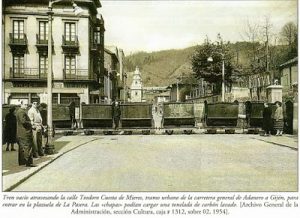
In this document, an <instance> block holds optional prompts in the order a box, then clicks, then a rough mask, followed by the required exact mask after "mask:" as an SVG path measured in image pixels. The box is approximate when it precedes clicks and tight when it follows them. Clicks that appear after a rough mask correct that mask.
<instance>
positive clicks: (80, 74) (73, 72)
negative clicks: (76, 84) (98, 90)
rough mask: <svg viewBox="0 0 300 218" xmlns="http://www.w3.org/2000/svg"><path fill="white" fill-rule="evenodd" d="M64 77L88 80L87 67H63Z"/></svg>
mask: <svg viewBox="0 0 300 218" xmlns="http://www.w3.org/2000/svg"><path fill="white" fill-rule="evenodd" d="M63 72H64V78H65V79H68V80H89V79H90V78H89V72H88V70H87V69H63Z"/></svg>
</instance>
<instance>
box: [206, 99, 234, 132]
mask: <svg viewBox="0 0 300 218" xmlns="http://www.w3.org/2000/svg"><path fill="white" fill-rule="evenodd" d="M238 107H239V106H238V103H227V102H226V103H224V102H220V103H206V105H205V121H206V126H207V127H236V126H237V121H238V113H239V108H238Z"/></svg>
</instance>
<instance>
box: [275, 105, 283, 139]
mask: <svg viewBox="0 0 300 218" xmlns="http://www.w3.org/2000/svg"><path fill="white" fill-rule="evenodd" d="M283 124H284V123H283V111H282V104H281V102H279V101H277V102H276V110H275V113H274V129H275V130H276V136H282V131H283Z"/></svg>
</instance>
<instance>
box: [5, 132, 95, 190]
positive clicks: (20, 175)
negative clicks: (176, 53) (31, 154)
mask: <svg viewBox="0 0 300 218" xmlns="http://www.w3.org/2000/svg"><path fill="white" fill-rule="evenodd" d="M97 139H99V138H97ZM93 140H96V138H95V137H92V136H84V137H82V136H81V137H79V136H63V137H61V138H58V139H57V140H56V141H55V144H56V145H57V146H56V148H55V149H56V152H57V153H55V154H53V155H46V156H43V157H40V158H36V159H34V164H36V165H37V167H31V168H30V167H25V166H18V162H17V158H18V151H5V148H6V145H5V146H4V145H3V147H2V154H3V155H2V158H3V159H2V163H6V165H5V166H4V164H3V166H2V170H3V171H2V191H10V190H12V189H13V188H14V187H16V186H17V185H18V184H20V183H22V182H23V181H25V180H26V179H28V178H29V177H30V176H32V175H34V174H35V173H37V172H38V171H40V170H41V169H43V168H44V167H45V166H47V165H48V164H50V163H51V162H53V161H54V160H55V159H57V158H59V157H60V156H62V155H63V154H65V153H67V152H69V151H71V150H73V149H75V148H77V147H79V146H81V145H83V144H86V143H88V142H91V141H93ZM16 148H17V147H16ZM16 150H17V149H16ZM11 156H13V157H11ZM8 158H9V160H7V159H8Z"/></svg>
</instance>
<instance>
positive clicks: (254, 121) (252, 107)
mask: <svg viewBox="0 0 300 218" xmlns="http://www.w3.org/2000/svg"><path fill="white" fill-rule="evenodd" d="M245 105H246V117H247V123H248V128H262V125H263V111H264V102H259V101H252V102H250V101H247V102H245Z"/></svg>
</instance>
